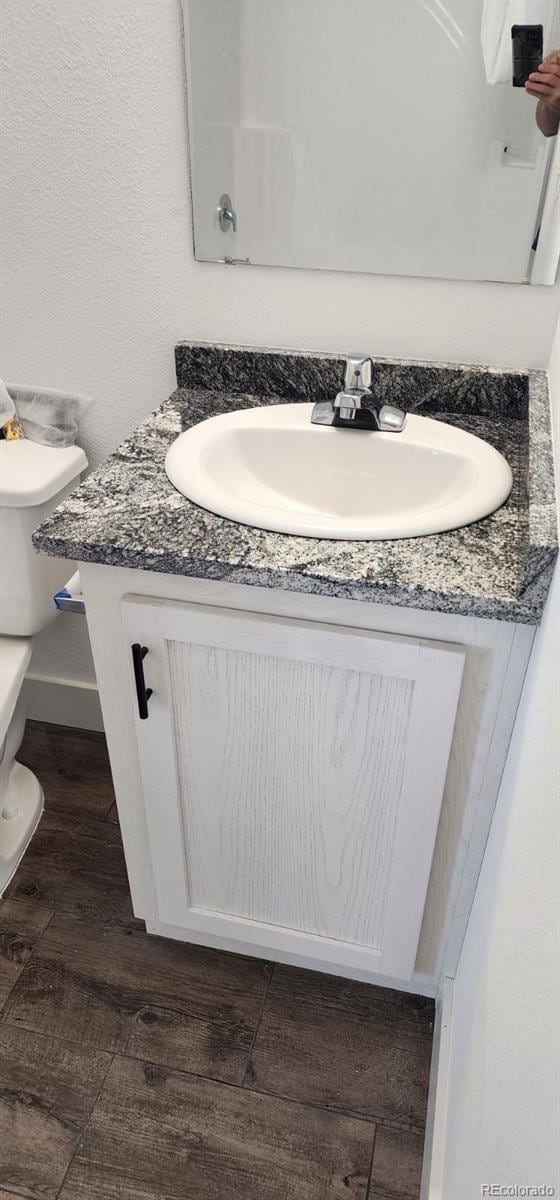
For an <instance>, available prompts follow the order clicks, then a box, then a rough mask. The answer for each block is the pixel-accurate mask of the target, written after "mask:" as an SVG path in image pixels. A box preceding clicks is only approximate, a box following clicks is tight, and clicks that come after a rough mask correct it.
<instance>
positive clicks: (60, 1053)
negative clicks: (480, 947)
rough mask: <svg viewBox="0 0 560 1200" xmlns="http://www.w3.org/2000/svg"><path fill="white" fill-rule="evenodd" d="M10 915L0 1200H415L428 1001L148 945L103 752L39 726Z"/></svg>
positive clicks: (2, 984)
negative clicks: (40, 796)
mask: <svg viewBox="0 0 560 1200" xmlns="http://www.w3.org/2000/svg"><path fill="white" fill-rule="evenodd" d="M18 757H19V758H20V759H21V761H22V762H25V763H26V764H27V765H28V766H29V767H31V769H32V770H34V771H35V772H36V773H37V775H38V776H39V778H40V779H41V782H42V783H43V787H44V790H45V797H46V811H45V815H44V817H43V819H42V821H41V825H40V827H39V829H38V831H37V833H36V835H35V837H34V839H33V842H32V844H31V846H30V848H29V850H28V852H27V854H26V855H25V858H24V860H23V862H22V863H21V865H20V868H19V870H18V872H17V873H16V876H15V878H14V880H13V881H12V883H11V885H10V888H9V889H8V893H7V896H6V897H5V898H4V900H3V901H0V1200H16V1197H19V1200H22V1197H23V1198H26V1200H56V1198H57V1197H59V1198H60V1200H418V1196H419V1193H420V1175H421V1165H422V1152H423V1140H424V1121H425V1112H426V1101H427V1089H428V1074H429V1060H430V1051H431V1041H432V1023H433V1005H432V1002H431V1001H429V1000H426V999H424V998H422V997H419V996H407V995H404V994H402V993H398V992H394V991H390V990H388V989H384V988H376V987H370V986H368V985H366V984H360V983H353V982H350V981H348V980H343V979H338V978H335V977H334V976H327V975H320V974H318V973H316V972H311V971H302V970H298V969H296V968H293V967H285V966H278V965H277V966H273V964H271V963H267V962H262V961H261V960H259V959H253V958H245V957H243V956H240V955H233V954H225V953H221V952H220V951H217V950H210V949H205V948H204V947H200V946H194V945H188V944H183V943H179V942H172V941H169V940H167V939H163V938H156V937H152V936H149V935H148V934H146V932H145V930H144V927H143V924H142V922H140V921H138V920H137V919H135V918H134V916H133V913H132V908H131V904H130V897H129V891H128V882H127V877H126V868H125V864H124V857H123V854H122V847H121V842H120V832H119V827H118V817H117V811H116V808H115V805H114V795H113V790H112V786H111V776H110V771H109V764H108V758H107V752H106V748H105V744H104V740H103V738H102V737H101V736H100V735H96V734H91V733H85V732H82V731H79V732H78V731H72V730H68V729H64V728H60V727H59V726H48V725H34V724H29V726H28V729H27V731H26V735H25V739H24V743H23V746H22V749H21V751H20V754H19V755H18Z"/></svg>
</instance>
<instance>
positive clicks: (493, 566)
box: [34, 343, 557, 624]
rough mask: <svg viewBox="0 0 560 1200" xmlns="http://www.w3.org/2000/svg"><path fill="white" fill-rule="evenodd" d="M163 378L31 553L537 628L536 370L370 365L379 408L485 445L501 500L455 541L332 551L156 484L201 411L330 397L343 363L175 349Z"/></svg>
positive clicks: (549, 530)
mask: <svg viewBox="0 0 560 1200" xmlns="http://www.w3.org/2000/svg"><path fill="white" fill-rule="evenodd" d="M176 365H177V381H178V384H179V387H178V390H177V391H176V392H174V394H173V395H172V396H171V397H170V399H169V400H167V401H165V402H164V403H163V404H162V405H161V407H160V408H158V409H156V411H155V412H154V413H153V414H152V416H150V417H148V419H147V420H146V421H144V423H143V424H142V425H140V426H139V428H138V429H137V430H136V431H135V432H134V433H133V434H132V435H131V436H130V437H129V438H128V439H127V440H126V441H125V442H123V443H122V445H120V446H119V447H118V448H117V449H116V450H115V452H114V453H113V454H112V455H111V456H110V457H109V458H108V459H107V460H106V462H105V463H103V465H102V466H101V467H99V468H98V470H97V471H95V472H94V473H93V474H92V475H90V477H89V478H88V479H87V480H86V482H85V483H83V484H82V485H81V486H80V487H79V488H78V489H77V490H76V491H75V492H73V494H72V495H71V496H70V497H69V498H68V499H67V500H66V501H65V502H64V503H63V504H62V505H61V506H60V507H59V508H58V509H57V510H56V511H55V512H54V513H53V514H52V516H51V517H49V519H48V520H47V521H46V522H45V523H44V524H43V525H41V526H40V527H39V529H38V530H37V531H36V533H35V535H34V543H35V546H36V548H37V549H38V550H40V551H42V552H43V553H45V554H52V555H59V556H62V557H66V558H72V559H78V560H79V561H83V562H93V563H104V564H109V565H115V566H119V567H130V568H134V569H140V570H146V571H160V572H164V573H167V574H174V575H186V576H196V577H199V578H206V579H216V580H229V581H230V582H232V583H239V584H249V585H251V584H253V585H258V586H260V587H270V588H282V589H284V590H287V591H298V592H313V593H316V594H319V595H329V596H339V597H344V598H346V599H348V598H351V599H356V600H367V601H372V602H378V603H383V604H396V605H401V606H405V607H411V608H421V609H433V610H436V611H439V612H453V613H463V614H466V615H470V616H479V617H491V618H498V619H502V620H507V621H516V622H526V623H529V624H535V623H537V622H538V621H539V618H540V616H541V613H542V609H543V606H544V602H545V599H546V595H547V592H548V588H549V585H550V579H551V575H552V570H553V566H554V560H555V558H556V554H557V529H556V516H555V501H554V469H553V460H552V444H551V433H550V420H549V403H548V388H547V378H546V374H545V373H544V372H540V371H529V372H528V373H526V372H507V371H496V370H487V369H485V368H479V367H457V366H452V365H436V364H421V363H405V362H388V361H386V360H383V361H380V360H377V361H376V371H375V382H374V388H375V391H376V393H377V394H379V395H380V396H381V397H382V398H383V400H384V401H385V402H386V403H392V404H397V405H400V406H401V407H402V408H406V409H410V410H416V411H418V412H420V413H426V414H428V413H429V414H430V416H432V417H435V418H438V419H442V420H446V421H449V422H451V423H453V424H456V425H460V426H461V427H463V428H465V429H468V430H469V431H470V432H472V433H475V434H477V435H478V436H480V437H482V438H484V439H485V440H486V441H488V442H490V443H491V444H492V445H494V446H495V447H496V448H497V449H498V450H501V451H502V453H503V454H504V455H505V457H506V458H507V460H508V462H509V463H510V466H511V468H512V471H513V476H514V485H513V491H512V494H511V496H510V498H509V500H508V501H507V503H506V504H505V505H504V506H503V507H502V508H501V509H500V510H499V511H498V512H497V513H494V514H493V515H492V516H490V517H487V518H485V520H483V521H478V522H476V524H473V525H469V526H466V527H465V528H463V529H458V530H454V531H452V532H449V533H439V534H436V535H433V536H430V537H420V538H408V539H405V540H401V541H385V542H374V541H372V542H363V541H349V542H345V541H333V540H322V539H321V540H319V539H315V538H303V537H294V536H291V535H286V534H280V533H269V532H266V531H263V530H259V529H253V528H250V527H248V526H244V525H238V524H236V523H235V522H233V521H228V520H225V519H224V518H222V517H217V516H215V515H214V514H212V513H209V512H206V511H205V510H203V509H201V508H198V507H197V506H196V505H194V504H192V503H191V502H190V501H189V500H187V499H185V497H184V496H182V495H180V494H179V493H178V492H177V491H175V489H174V488H173V486H172V485H171V484H170V483H169V481H168V479H167V476H166V475H165V471H164V460H165V455H166V452H167V449H168V447H169V445H170V444H171V442H172V441H173V440H174V439H175V438H176V437H177V436H178V434H179V433H181V432H182V431H183V430H185V429H187V428H188V427H189V426H190V425H193V424H196V423H197V422H198V421H201V420H204V419H205V418H206V417H209V416H213V415H214V414H215V413H221V412H227V411H228V410H231V409H232V408H247V407H251V406H253V405H256V404H274V403H281V402H283V401H284V402H285V401H286V400H289V401H309V400H318V399H329V398H332V397H333V396H334V395H335V393H336V391H337V390H338V389H339V386H340V381H341V378H342V373H343V365H344V364H343V360H342V359H341V358H340V357H338V356H334V355H324V356H321V355H313V354H305V355H304V354H296V353H289V352H284V351H253V350H248V349H236V348H233V347H229V348H228V347H220V346H205V345H200V344H197V345H190V344H188V343H181V344H180V345H179V346H178V347H177V349H176ZM341 436H342V435H341Z"/></svg>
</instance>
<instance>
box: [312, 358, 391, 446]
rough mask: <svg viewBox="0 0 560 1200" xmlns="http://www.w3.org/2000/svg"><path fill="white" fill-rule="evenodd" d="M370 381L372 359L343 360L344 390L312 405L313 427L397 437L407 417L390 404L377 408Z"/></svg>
mask: <svg viewBox="0 0 560 1200" xmlns="http://www.w3.org/2000/svg"><path fill="white" fill-rule="evenodd" d="M372 377H373V363H372V361H371V358H363V357H362V356H361V355H358V354H351V355H349V356H348V358H347V360H346V369H345V372H344V386H343V388H342V390H341V391H340V392H338V394H337V395H336V396H335V399H334V400H333V401H332V402H331V401H321V402H320V403H318V404H315V406H314V408H313V412H312V414H311V421H312V423H313V424H314V425H336V426H337V427H339V428H341V429H343V428H344V427H345V426H346V427H350V428H351V427H354V428H359V429H370V430H371V429H376V430H380V431H381V432H382V433H400V432H401V430H402V429H404V425H405V421H406V413H404V412H403V411H402V410H401V409H400V408H394V407H393V405H391V404H379V403H378V402H377V401H376V399H375V397H374V395H373V392H372V390H371V388H370V384H371V382H372Z"/></svg>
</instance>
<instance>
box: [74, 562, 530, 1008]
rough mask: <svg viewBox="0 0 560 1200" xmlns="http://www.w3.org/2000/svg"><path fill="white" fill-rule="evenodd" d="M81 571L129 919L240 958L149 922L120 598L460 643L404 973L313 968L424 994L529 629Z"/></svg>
mask: <svg viewBox="0 0 560 1200" xmlns="http://www.w3.org/2000/svg"><path fill="white" fill-rule="evenodd" d="M80 573H81V579H82V585H83V589H84V596H85V601H86V615H87V623H88V629H89V634H90V639H91V645H92V650H93V657H94V663H95V670H96V675H97V681H98V687H99V698H100V702H101V709H102V714H103V720H104V725H105V732H106V736H107V744H108V749H109V756H110V760H111V770H112V774H113V780H114V784H115V792H116V800H117V808H118V813H119V821H120V825H121V830H122V833H123V843H124V852H125V860H126V866H127V871H128V876H129V883H130V888H131V893H132V900H133V906H134V913H135V915H136V916H137V917H140V918H142V919H144V920H145V922H146V928H147V929H148V931H149V932H150V933H154V934H158V935H160V936H163V937H171V938H175V939H178V940H187V941H191V942H198V943H201V944H205V945H213V946H216V947H217V948H218V949H224V950H230V951H239V946H238V944H237V943H236V942H235V941H233V940H232V939H229V940H228V938H227V937H226V936H224V935H220V936H219V937H218V936H216V937H212V936H211V935H209V934H208V933H206V934H205V935H201V934H196V933H195V932H194V931H192V930H191V931H190V932H189V935H188V937H186V936H185V932H184V930H182V929H181V928H180V927H178V926H173V925H167V924H165V923H163V922H161V921H160V920H159V918H158V914H157V904H156V896H155V888H154V881H153V875H152V868H151V860H150V853H149V839H148V832H147V824H146V814H145V811H144V805H143V800H142V783H141V779H140V773H139V767H138V763H137V753H136V737H135V726H134V713H133V711H132V709H131V708H130V706H128V705H126V704H123V687H124V683H123V681H124V680H125V679H126V678H127V677H128V672H129V671H130V645H129V643H128V641H127V640H126V638H125V636H124V631H123V620H122V607H121V602H122V599H123V597H124V596H125V595H126V594H131V593H141V594H142V595H143V596H153V597H154V598H158V599H159V598H162V597H165V598H166V599H169V600H184V601H188V602H195V603H206V604H210V605H212V606H214V607H228V608H234V609H238V610H239V611H243V612H261V613H269V614H273V615H277V616H295V617H301V618H303V619H308V618H311V619H313V620H318V621H322V622H324V623H328V624H332V625H335V626H338V625H346V626H349V627H357V628H360V629H368V628H369V629H373V630H376V631H384V632H387V633H395V634H404V635H406V636H408V635H412V636H418V637H425V638H432V639H435V640H439V639H441V640H445V641H449V642H453V643H459V644H460V645H462V646H463V648H464V649H465V652H466V661H465V671H464V677H463V686H462V689H461V696H460V699H459V711H458V714H457V723H456V728H455V735H454V738H453V745H452V750H451V760H450V766H449V770H448V775H447V780H446V786H445V795H444V800H443V805H442V811H441V817H440V823H439V827H438V834H437V839H436V848H435V853H434V859H433V862H432V871H431V875H430V882H429V887H428V895H427V900H426V906H425V910H424V919H423V923H422V930H421V935H420V942H419V947H418V954H417V959H416V965H415V970H414V974H413V976H412V978H411V980H410V981H409V982H406V981H403V980H395V979H394V978H393V977H391V976H386V977H380V976H378V975H372V974H371V973H370V972H369V971H367V970H361V969H358V968H352V969H350V968H347V969H346V968H344V966H343V965H342V966H340V967H339V968H334V967H333V966H332V965H331V964H330V963H328V962H320V961H319V960H317V962H316V963H314V964H313V965H314V966H315V968H316V969H318V970H323V971H327V972H332V973H335V974H346V975H348V976H349V977H351V978H355V979H362V980H364V981H366V982H367V981H371V982H377V983H383V984H385V985H386V986H388V987H398V988H400V989H401V990H405V991H415V992H419V993H421V994H422V995H425V996H433V995H435V994H436V992H437V989H438V987H439V985H440V981H441V980H442V978H443V977H444V976H446V975H450V976H453V975H454V973H455V971H456V967H457V963H458V959H459V954H460V950H461V945H462V941H463V938H464V933H465V929H466V925H467V921H468V917H469V913H470V909H471V906H472V901H473V897H474V892H475V888H476V882H477V879H478V874H479V871H480V866H481V862H482V857H483V854H484V847H485V844H486V839H487V837H488V833H489V829H490V825H491V822H492V814H493V811H494V806H495V802H496V797H497V794H498V788H499V784H500V779H501V775H502V772H503V768H504V764H505V760H506V755H507V749H508V745H509V741H510V737H511V732H512V728H513V723H514V720H515V713H516V710H517V706H518V703H519V697H520V695H521V689H522V686H523V680H524V676H525V672H526V669H527V663H528V661H529V656H530V652H531V646H532V643H533V639H534V636H535V627H534V626H530V625H519V624H512V623H510V622H507V621H497V620H488V619H482V618H479V617H468V616H460V615H458V614H455V613H443V612H435V611H432V610H421V609H411V608H399V607H398V606H395V605H388V604H371V603H369V602H365V601H364V600H363V599H354V598H353V597H352V594H351V591H350V592H349V593H348V594H347V595H346V597H344V596H340V597H333V596H324V595H315V594H311V592H312V591H313V586H314V585H313V584H312V583H311V584H310V593H309V594H306V593H304V592H293V591H284V590H281V589H279V588H277V587H276V588H267V587H262V586H254V585H251V586H249V585H247V584H246V583H243V582H239V583H237V582H234V581H230V580H226V581H222V580H212V579H199V578H190V577H187V576H180V575H168V574H165V573H158V572H155V571H143V570H138V569H135V568H132V567H129V568H124V567H113V566H103V565H99V564H93V563H85V562H82V563H81V564H80ZM244 953H247V954H256V955H258V956H260V957H264V958H266V957H267V956H268V957H269V958H272V959H274V960H275V961H278V962H294V963H296V965H298V966H302V967H305V966H309V965H310V964H309V962H308V960H307V958H306V956H305V955H304V954H302V955H300V956H297V955H294V954H291V955H290V956H288V955H286V953H284V952H283V951H282V950H280V949H277V950H272V949H271V948H270V947H268V946H267V945H265V944H264V942H263V943H262V944H261V945H260V946H257V945H255V946H251V945H249V944H247V946H246V947H245V949H244Z"/></svg>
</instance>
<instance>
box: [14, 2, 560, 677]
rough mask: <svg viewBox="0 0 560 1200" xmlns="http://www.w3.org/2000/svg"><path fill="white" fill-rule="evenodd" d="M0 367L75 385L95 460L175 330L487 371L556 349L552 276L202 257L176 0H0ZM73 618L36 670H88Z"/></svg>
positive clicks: (169, 369) (166, 368)
mask: <svg viewBox="0 0 560 1200" xmlns="http://www.w3.org/2000/svg"><path fill="white" fill-rule="evenodd" d="M0 20H1V22H2V39H1V56H2V57H1V58H0V72H1V75H0V78H1V80H2V101H3V109H4V113H3V118H4V119H3V127H2V135H1V138H2V140H1V143H0V161H1V163H2V170H1V172H0V182H1V186H2V191H3V195H2V200H1V205H2V249H1V262H0V270H1V273H2V279H3V294H2V347H1V350H0V364H1V365H0V372H1V373H2V375H3V376H4V378H8V379H9V380H14V381H18V380H19V381H30V382H32V383H43V384H45V385H51V386H58V387H65V388H72V387H73V388H76V389H78V390H79V391H82V392H88V393H89V394H90V395H92V396H93V399H94V401H95V403H94V405H93V407H92V409H91V410H90V413H89V415H88V417H87V421H86V424H85V426H84V431H83V434H84V444H85V446H86V449H87V451H88V454H89V456H90V460H91V461H92V463H95V462H97V461H99V459H100V458H102V457H103V456H104V455H105V454H107V452H108V451H110V450H111V449H112V447H113V446H114V445H115V444H116V442H117V441H119V440H120V439H121V438H122V437H123V436H125V435H126V434H128V433H129V432H130V431H131V430H132V428H133V427H134V426H135V425H136V424H137V423H138V422H139V421H140V420H141V419H142V418H143V417H144V416H145V415H146V414H147V413H148V412H150V411H151V409H152V408H154V407H155V406H156V405H157V404H158V403H159V402H160V401H161V400H162V399H163V398H164V397H165V396H166V395H167V394H168V393H169V392H170V391H171V389H172V387H173V383H174V377H173V345H174V343H175V341H176V340H177V339H179V338H183V337H184V338H200V339H206V340H221V341H232V342H245V343H252V344H255V345H278V346H291V347H305V348H309V349H327V350H348V349H350V350H352V349H355V348H358V349H363V350H365V351H369V352H371V353H376V354H385V355H393V356H403V357H410V356H412V357H414V356H416V357H419V358H430V359H438V358H440V359H452V360H454V361H467V362H469V361H470V362H488V363H492V364H498V365H502V366H505V365H510V366H528V365H541V366H542V365H543V364H545V363H546V361H547V359H548V353H549V348H550V343H551V340H552V334H553V328H554V324H555V316H556V313H557V311H558V289H551V288H528V287H522V286H514V285H505V284H488V283H486V284H477V283H455V282H442V281H438V280H424V279H406V278H390V277H380V276H377V277H376V276H367V275H346V274H330V273H325V272H312V271H293V270H274V269H268V268H253V269H245V268H242V267H240V268H231V267H225V266H220V265H214V264H206V263H195V262H194V261H193V256H192V248H191V230H190V202H189V194H188V183H187V153H186V121H185V102H184V78H183V71H184V68H183V56H182V47H181V25H180V12H179V0H95V2H93V3H92V2H89V3H84V2H83V0H25V2H22V0H2V6H1V13H0ZM78 625H79V622H78V621H76V622H74V624H73V625H69V623H68V621H66V622H64V623H63V621H62V620H61V621H59V622H58V623H57V625H56V626H55V627H53V629H51V630H49V631H47V632H46V633H45V634H44V635H41V637H40V638H39V639H38V645H37V649H36V652H35V656H34V664H33V667H34V670H35V671H37V672H39V673H44V674H47V675H48V674H52V675H55V676H56V675H59V676H67V677H73V678H76V679H80V678H91V671H92V668H91V662H90V660H89V659H88V655H87V649H86V641H85V638H84V637H83V636H82V637H79V636H78V634H77V629H78Z"/></svg>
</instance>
